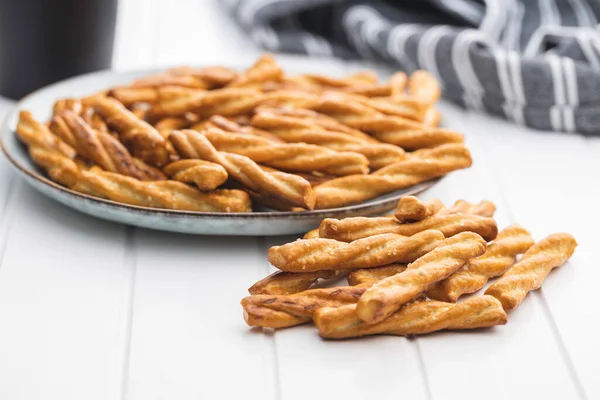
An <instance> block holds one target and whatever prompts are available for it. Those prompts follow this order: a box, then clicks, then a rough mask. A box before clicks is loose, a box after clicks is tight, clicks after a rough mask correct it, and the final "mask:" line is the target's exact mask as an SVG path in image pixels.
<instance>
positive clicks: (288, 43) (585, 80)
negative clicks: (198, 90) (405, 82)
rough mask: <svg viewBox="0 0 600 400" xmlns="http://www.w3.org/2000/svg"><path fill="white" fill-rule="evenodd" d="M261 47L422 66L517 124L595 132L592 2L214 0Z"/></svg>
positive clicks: (597, 80) (599, 66) (474, 104)
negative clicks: (219, 0)
mask: <svg viewBox="0 0 600 400" xmlns="http://www.w3.org/2000/svg"><path fill="white" fill-rule="evenodd" d="M222 2H223V4H224V5H226V7H227V8H228V9H229V11H230V12H231V14H232V15H233V16H234V18H235V19H236V21H237V22H238V23H239V24H240V25H241V26H242V28H243V29H244V30H245V31H247V32H248V33H249V34H250V36H251V37H252V39H253V40H254V41H255V42H256V43H258V44H259V45H260V46H262V47H264V48H265V49H267V50H269V51H280V52H294V53H306V54H309V55H319V56H323V55H327V56H337V57H344V58H350V57H360V58H369V59H373V58H375V59H381V60H385V61H386V62H389V63H392V64H394V65H395V66H398V67H400V68H401V69H403V70H405V71H407V72H411V71H413V70H415V69H418V68H423V69H427V70H429V71H430V72H432V73H433V74H434V75H435V76H436V77H437V78H438V79H439V81H440V82H441V84H442V86H443V88H444V96H445V97H447V98H449V99H450V100H452V101H455V102H456V103H459V104H461V105H463V106H465V107H468V108H471V109H474V110H478V111H481V112H489V113H492V114H496V115H501V116H505V117H506V118H508V119H511V120H513V121H515V122H517V123H519V124H525V125H528V126H531V127H535V128H539V129H547V130H550V129H552V130H558V131H578V132H582V133H588V134H600V34H599V32H600V31H599V29H600V28H599V26H598V18H600V1H594V0H485V1H484V0H404V1H400V0H398V1H393V0H387V1H385V0H379V1H368V0H226V1H225V0H223V1H222Z"/></svg>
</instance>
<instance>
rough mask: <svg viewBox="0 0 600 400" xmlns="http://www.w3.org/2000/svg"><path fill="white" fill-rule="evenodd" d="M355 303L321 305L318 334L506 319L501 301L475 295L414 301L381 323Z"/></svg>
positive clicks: (390, 331) (455, 326)
mask: <svg viewBox="0 0 600 400" xmlns="http://www.w3.org/2000/svg"><path fill="white" fill-rule="evenodd" d="M356 308H357V306H356V305H355V304H349V305H345V306H342V307H338V308H332V307H327V308H320V309H318V310H317V311H316V312H315V313H314V316H313V321H314V323H315V325H316V326H317V328H318V330H319V335H320V336H321V337H323V338H328V339H345V338H351V337H359V336H366V335H380V334H384V335H396V336H405V335H420V334H425V333H431V332H435V331H440V330H459V329H460V330H462V329H476V328H487V327H492V326H495V325H504V324H506V322H507V321H508V318H507V316H506V312H505V311H504V310H503V309H502V305H501V304H500V302H499V301H498V300H497V299H495V298H494V297H492V296H476V297H471V298H470V299H467V300H465V301H463V302H462V303H445V302H442V301H435V300H429V301H416V302H413V303H409V304H406V305H405V306H403V307H402V308H401V309H400V310H398V311H396V312H395V313H393V314H392V315H390V316H389V317H388V318H386V319H384V320H383V321H381V322H378V323H374V324H369V323H366V322H364V321H362V320H361V319H360V318H358V316H357V314H356Z"/></svg>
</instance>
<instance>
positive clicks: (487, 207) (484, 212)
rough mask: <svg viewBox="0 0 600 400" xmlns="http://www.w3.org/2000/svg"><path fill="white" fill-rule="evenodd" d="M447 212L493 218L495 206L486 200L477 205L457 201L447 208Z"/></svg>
mask: <svg viewBox="0 0 600 400" xmlns="http://www.w3.org/2000/svg"><path fill="white" fill-rule="evenodd" d="M449 212H451V213H463V214H474V215H480V216H482V217H493V216H494V213H495V212H496V206H495V205H494V203H492V202H491V201H488V200H482V201H481V202H479V203H478V204H471V203H469V202H467V201H465V200H457V201H456V203H454V205H453V206H452V207H450V208H449Z"/></svg>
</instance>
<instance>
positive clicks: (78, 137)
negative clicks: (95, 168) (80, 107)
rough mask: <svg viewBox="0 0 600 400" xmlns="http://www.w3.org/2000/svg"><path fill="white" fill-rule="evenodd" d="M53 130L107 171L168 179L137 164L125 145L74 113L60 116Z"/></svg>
mask: <svg viewBox="0 0 600 400" xmlns="http://www.w3.org/2000/svg"><path fill="white" fill-rule="evenodd" d="M50 129H51V130H52V131H53V132H55V133H56V134H57V135H60V136H61V138H62V139H63V140H65V141H66V142H69V143H70V144H71V145H72V146H73V147H74V148H75V150H77V153H78V154H79V155H80V156H82V157H84V158H87V159H89V160H91V161H93V162H94V163H96V164H98V165H99V166H100V167H102V169H104V170H106V171H109V172H117V173H119V174H121V175H126V176H131V177H132V178H136V179H140V180H164V179H166V177H165V176H164V174H163V173H162V172H160V171H159V170H156V169H154V168H153V167H151V166H149V165H144V164H145V163H144V162H143V161H141V160H139V161H138V162H136V161H134V158H133V157H132V156H131V154H129V151H128V150H127V148H126V147H125V146H123V145H122V144H121V142H119V141H118V140H117V139H116V138H114V137H113V136H112V135H110V134H108V133H106V132H102V131H99V130H95V129H92V127H91V126H89V125H88V124H87V123H86V122H85V121H84V120H83V119H82V118H81V117H79V116H78V115H77V114H76V113H75V112H73V111H70V110H65V111H63V112H62V113H60V114H58V115H56V116H55V117H54V118H53V119H52V122H51V123H50ZM62 135H64V136H62ZM138 165H140V166H142V168H139V167H138Z"/></svg>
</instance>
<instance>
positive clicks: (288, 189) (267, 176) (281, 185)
mask: <svg viewBox="0 0 600 400" xmlns="http://www.w3.org/2000/svg"><path fill="white" fill-rule="evenodd" d="M169 140H170V141H171V143H172V144H173V146H174V147H175V149H176V150H177V152H178V153H179V154H180V155H181V156H182V157H184V158H192V159H201V160H205V161H210V162H214V163H216V164H219V165H221V166H223V167H224V168H225V170H226V171H227V173H228V174H229V176H230V177H232V178H233V179H235V180H237V181H238V182H240V183H242V184H243V185H245V186H247V187H248V188H250V189H251V190H253V191H256V192H259V193H261V194H265V195H270V196H273V197H275V198H278V199H280V200H282V201H284V200H285V201H287V202H288V203H289V204H290V206H296V207H302V208H305V209H308V210H312V209H313V208H314V204H315V193H314V191H313V189H312V187H311V185H310V183H309V182H308V181H306V180H305V179H303V178H301V177H299V176H296V175H292V174H287V173H284V172H265V171H263V170H262V169H261V167H260V166H258V165H257V164H256V163H255V162H254V161H252V160H251V159H249V158H248V157H244V156H240V155H237V154H232V153H226V152H219V151H217V150H216V149H215V148H214V146H213V145H212V144H211V143H210V142H209V141H208V139H207V138H206V137H205V136H204V135H202V134H201V133H199V132H196V131H194V130H190V129H187V130H181V131H173V132H172V133H171V135H170V136H169Z"/></svg>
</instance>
